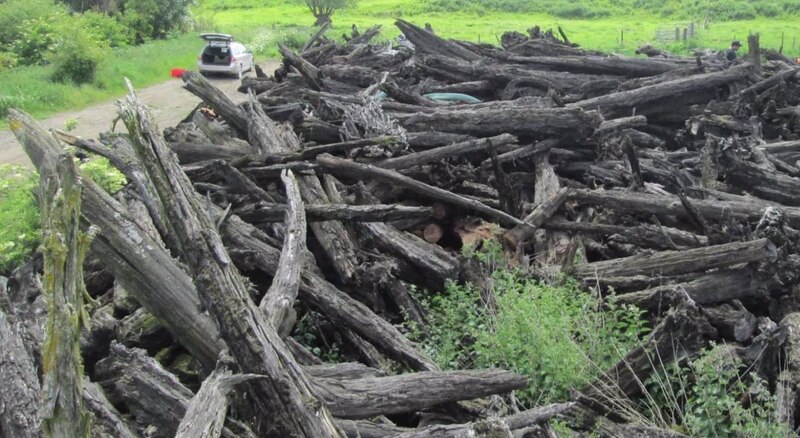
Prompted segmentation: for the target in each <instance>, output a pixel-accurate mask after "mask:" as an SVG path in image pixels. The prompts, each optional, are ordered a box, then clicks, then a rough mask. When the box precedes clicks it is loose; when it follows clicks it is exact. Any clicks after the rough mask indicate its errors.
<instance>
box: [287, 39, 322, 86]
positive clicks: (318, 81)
mask: <svg viewBox="0 0 800 438" xmlns="http://www.w3.org/2000/svg"><path fill="white" fill-rule="evenodd" d="M278 50H279V51H280V52H281V55H282V56H283V62H284V63H286V65H290V66H292V67H294V68H295V69H297V71H298V72H299V73H300V74H301V75H302V76H303V78H304V79H305V80H306V82H308V84H309V86H310V87H311V88H313V89H314V90H317V91H319V90H322V88H323V86H322V74H321V73H320V71H319V69H318V68H317V67H315V66H314V65H313V64H311V63H310V62H308V61H306V60H305V59H303V58H302V57H301V56H298V55H297V54H296V53H294V51H292V49H290V48H288V47H286V46H285V45H283V44H281V43H278Z"/></svg>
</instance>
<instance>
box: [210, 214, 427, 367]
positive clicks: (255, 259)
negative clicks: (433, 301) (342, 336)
mask: <svg viewBox="0 0 800 438" xmlns="http://www.w3.org/2000/svg"><path fill="white" fill-rule="evenodd" d="M221 231H222V233H223V237H224V239H225V242H226V243H228V245H229V247H231V248H238V249H239V251H235V252H234V253H233V254H232V255H233V256H234V261H235V263H236V264H237V265H238V266H239V267H240V268H247V269H248V270H256V271H262V272H264V273H266V274H268V275H275V272H276V270H277V267H278V263H279V258H280V251H279V250H278V249H276V248H274V247H272V246H270V245H268V244H266V243H265V242H266V241H268V240H269V239H268V238H267V237H266V236H264V233H263V232H261V231H260V230H258V229H256V228H255V227H253V226H252V225H250V224H247V223H245V222H243V221H242V220H241V219H239V218H238V217H236V216H231V217H229V218H228V220H226V221H225V222H224V223H223V225H222V227H221ZM300 297H301V298H302V299H303V300H305V301H306V302H308V303H309V304H310V305H312V306H313V307H315V308H317V309H319V310H320V311H321V312H322V313H324V314H325V315H326V316H327V317H328V318H329V319H330V320H331V321H332V322H333V323H335V324H341V325H343V326H345V327H349V328H351V329H352V330H353V331H355V332H356V333H358V334H359V335H360V336H362V337H363V338H364V339H367V340H369V341H370V342H372V343H373V344H374V345H375V346H377V347H378V348H379V349H380V350H381V351H383V352H385V353H386V354H387V355H388V356H389V357H391V358H393V359H397V360H398V361H400V362H402V363H405V364H407V365H409V366H410V367H411V368H412V369H415V370H425V371H427V370H436V369H438V367H437V366H436V365H435V364H434V363H433V361H431V360H430V359H429V358H427V357H425V356H424V355H422V354H420V353H419V352H417V351H416V349H415V348H414V346H413V344H411V342H409V341H408V339H406V337H405V336H403V334H402V333H400V332H399V331H398V330H397V329H396V328H395V327H394V326H393V325H391V324H389V323H388V322H386V321H385V320H384V319H382V318H380V317H379V316H377V315H376V314H375V313H373V312H372V311H371V310H370V309H369V308H368V307H367V306H365V305H363V304H361V303H360V302H358V301H356V300H354V299H353V298H351V297H350V296H348V295H347V294H345V293H344V292H342V291H341V290H339V289H337V288H336V287H335V286H334V285H332V284H331V283H329V282H328V281H326V280H325V279H324V278H322V277H321V276H319V275H318V274H316V273H314V272H313V271H311V270H305V271H303V281H302V283H301V284H300Z"/></svg>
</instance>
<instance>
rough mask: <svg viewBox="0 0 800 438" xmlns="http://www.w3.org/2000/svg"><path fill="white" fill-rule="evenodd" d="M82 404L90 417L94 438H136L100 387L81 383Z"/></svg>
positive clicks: (84, 382)
mask: <svg viewBox="0 0 800 438" xmlns="http://www.w3.org/2000/svg"><path fill="white" fill-rule="evenodd" d="M83 403H84V405H86V409H87V410H88V411H89V413H91V415H92V436H93V437H95V438H137V436H136V435H135V434H134V433H133V431H132V430H131V429H130V427H129V426H128V424H127V423H126V422H125V421H124V420H123V419H122V415H121V414H120V413H119V412H118V411H117V409H116V408H115V407H114V406H113V405H112V404H111V402H109V401H108V399H107V398H106V396H105V394H104V392H103V389H102V388H101V387H100V385H98V384H96V383H94V382H90V381H89V380H88V379H84V381H83Z"/></svg>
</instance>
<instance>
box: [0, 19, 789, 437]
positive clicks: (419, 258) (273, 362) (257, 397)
mask: <svg viewBox="0 0 800 438" xmlns="http://www.w3.org/2000/svg"><path fill="white" fill-rule="evenodd" d="M397 26H398V27H399V29H400V30H401V31H402V33H403V34H404V36H405V40H404V44H403V45H400V46H397V47H393V46H392V45H391V44H387V43H385V42H384V43H380V42H373V40H374V39H375V38H376V37H377V36H378V35H379V34H380V28H379V27H375V28H371V29H368V30H367V31H365V32H363V33H356V32H355V31H354V34H353V35H352V36H351V37H349V38H348V39H347V41H346V43H338V42H336V41H333V40H329V39H327V38H325V37H324V35H323V33H324V32H320V33H318V34H317V35H314V37H312V39H311V40H310V41H309V42H308V43H307V44H306V45H305V47H304V48H303V50H302V51H301V52H299V53H297V52H294V51H292V50H291V49H289V48H287V47H284V46H280V50H281V53H282V54H283V65H282V66H281V67H280V68H279V69H278V70H277V71H276V72H275V74H274V76H271V77H266V75H263V74H260V75H259V77H255V78H245V79H244V80H243V82H242V87H241V89H240V91H242V92H244V93H247V95H248V98H247V100H246V101H245V102H244V103H242V104H235V103H234V102H233V101H232V100H230V99H229V98H228V97H226V96H225V95H224V94H223V93H222V92H220V91H219V90H218V89H216V88H215V87H214V86H213V85H212V84H211V83H209V82H208V81H206V80H205V79H204V78H203V77H202V76H200V75H199V74H195V73H193V72H189V73H187V74H185V75H184V76H183V81H184V82H185V87H186V89H187V90H188V91H189V92H191V93H194V94H195V95H197V96H199V97H200V98H201V99H202V100H203V101H204V104H203V105H202V106H203V108H198V109H196V110H195V111H192V113H191V114H190V115H189V117H187V119H186V120H185V122H184V123H181V124H180V125H179V126H176V127H172V128H168V129H166V130H165V131H164V132H161V131H159V129H158V128H157V127H156V125H155V124H154V122H153V120H152V118H151V116H150V114H149V112H148V110H147V109H146V108H145V107H144V106H143V105H142V103H141V102H140V101H139V100H138V98H137V97H136V95H135V93H134V91H133V90H132V89H131V92H130V94H129V95H128V96H127V97H126V98H125V99H124V100H123V101H121V102H120V104H119V108H120V118H121V120H122V121H123V122H124V124H125V126H126V128H127V133H126V134H119V133H109V134H106V135H103V136H101V137H100V139H99V140H87V139H79V138H75V137H71V136H69V135H67V134H65V133H57V134H56V135H55V136H54V135H51V134H50V133H47V132H44V131H43V130H42V129H41V128H40V127H39V126H38V125H37V124H36V123H35V122H34V121H33V120H32V119H30V118H29V117H28V116H26V115H25V114H23V113H21V112H18V111H13V110H12V111H11V113H10V121H11V126H12V129H13V130H14V132H15V134H16V135H17V137H18V138H19V140H20V142H21V143H22V144H23V146H24V147H25V150H26V151H27V153H28V155H29V156H30V158H31V160H32V161H33V162H34V164H35V165H36V166H37V167H40V168H41V167H44V166H47V165H48V163H52V162H55V161H54V160H57V159H58V157H59V155H60V154H62V153H63V143H69V144H71V145H73V146H75V147H77V148H80V149H83V150H86V151H89V152H93V153H96V154H100V155H102V156H105V157H107V158H108V159H109V160H110V161H111V163H112V164H113V165H114V166H116V167H117V168H119V170H120V171H121V172H123V173H124V174H125V176H126V177H127V178H128V181H129V184H128V186H127V187H126V188H125V189H124V190H123V191H121V192H120V193H118V194H116V195H115V196H113V197H112V196H109V195H108V194H106V193H105V192H104V191H103V190H102V189H101V188H100V187H99V186H97V185H96V184H95V183H93V182H92V181H91V180H88V179H84V180H83V182H82V184H83V189H82V193H81V200H82V206H81V214H82V218H83V221H84V223H85V225H88V224H91V225H93V226H95V227H97V229H98V233H97V236H96V237H95V239H94V240H93V241H92V244H91V251H90V253H89V256H88V258H87V261H86V263H85V266H84V276H85V282H86V285H87V289H88V291H89V293H90V295H92V296H93V297H94V300H95V303H94V304H93V305H92V306H91V312H90V324H89V326H88V327H87V328H86V329H85V330H84V331H83V334H82V335H81V338H80V348H81V354H82V357H83V363H84V371H85V374H86V376H85V378H84V381H83V386H82V388H83V389H82V391H83V392H82V394H83V401H84V405H85V407H86V409H87V410H88V412H89V415H90V420H91V421H92V424H94V435H95V436H115V437H119V436H122V437H135V436H142V437H144V436H154V437H167V436H176V435H177V436H181V437H201V436H202V437H206V436H219V435H223V436H243V437H250V436H270V437H272V436H274V437H288V436H307V437H324V436H350V437H382V436H401V437H427V436H436V437H461V436H491V437H500V436H509V437H510V436H515V437H517V436H519V437H521V436H553V431H552V428H551V426H550V421H551V420H552V419H556V418H557V419H559V421H561V422H562V423H563V424H566V425H567V426H568V427H569V428H571V429H573V430H575V431H579V432H594V433H597V434H599V435H600V436H615V437H616V436H631V437H633V436H665V437H666V436H681V435H680V434H678V433H676V432H672V431H668V430H660V429H654V428H652V427H648V426H647V425H642V424H637V423H636V422H635V421H634V420H635V419H633V418H630V417H628V416H626V414H625V413H624V412H623V411H621V410H619V409H616V406H615V404H614V401H616V400H623V399H629V398H630V399H635V398H636V397H637V396H639V395H641V391H642V386H641V382H644V381H646V379H647V377H648V376H649V375H650V374H651V373H653V372H654V366H653V363H654V358H658V361H659V363H662V364H666V363H669V362H672V361H682V360H685V359H687V358H691V357H693V356H696V355H697V354H699V352H701V351H702V350H703V349H705V348H707V347H708V346H710V345H711V344H712V343H714V342H716V343H720V344H721V343H725V344H726V348H728V349H730V350H731V351H734V352H735V354H737V355H739V356H740V358H741V359H742V361H743V363H745V364H746V365H747V370H746V371H747V372H752V373H759V375H761V376H762V377H763V378H765V379H767V380H768V381H769V382H770V384H771V387H773V388H777V389H776V391H778V392H779V395H780V396H781V399H782V401H783V403H781V405H780V410H781V412H780V415H781V420H782V421H784V422H786V423H787V424H788V425H789V426H791V428H792V429H795V428H796V427H797V426H799V425H800V373H798V372H797V370H796V367H797V365H796V364H797V363H798V362H797V361H794V362H792V361H791V360H790V361H788V364H789V365H788V367H787V366H786V365H785V363H784V362H779V361H780V360H781V358H785V357H789V358H794V357H797V356H798V355H799V354H800V353H799V352H798V351H797V350H796V349H797V348H798V347H797V346H798V345H800V339H799V338H798V333H800V326H798V325H799V324H800V316H799V315H800V313H799V312H800V296H799V295H798V294H800V275H798V272H800V270H799V268H800V234H799V233H798V232H797V231H796V230H797V229H798V228H800V74H799V73H798V69H797V68H796V67H795V66H794V65H790V64H789V63H786V62H784V61H782V60H781V59H772V60H770V59H768V60H763V62H762V60H760V59H757V58H756V59H753V56H755V57H758V56H759V54H758V51H757V50H756V51H751V55H750V58H748V57H745V59H743V60H739V61H737V62H734V63H727V62H722V61H719V60H717V58H714V57H709V58H707V59H699V58H698V59H689V58H651V59H647V58H631V57H624V56H616V55H602V54H598V53H593V52H587V51H584V50H582V49H580V48H578V47H576V46H575V45H574V44H571V43H570V42H569V41H568V40H567V37H566V35H565V34H564V32H563V31H561V30H560V29H559V31H560V38H558V37H555V36H554V34H553V33H552V32H550V33H547V34H545V35H544V36H542V33H541V31H540V30H539V29H538V28H534V29H532V30H531V32H530V36H526V35H522V34H518V33H516V34H508V35H507V36H505V37H504V38H503V47H502V48H498V47H494V46H490V45H486V44H474V43H468V42H462V41H453V40H446V39H443V38H441V37H439V36H437V35H436V34H435V33H434V32H432V31H431V30H428V29H423V28H420V27H417V26H415V25H413V24H411V23H408V22H406V21H403V20H398V21H397ZM484 240H495V241H498V242H501V243H502V245H503V247H504V248H505V250H506V252H507V255H508V257H509V258H510V259H512V261H513V263H515V264H518V265H520V266H521V267H522V268H523V269H526V270H528V271H529V272H530V275H532V276H538V277H540V278H542V279H547V278H554V276H555V274H557V273H558V272H566V273H568V274H569V275H571V276H572V277H574V278H576V279H578V280H579V281H580V282H581V284H582V285H583V286H584V287H585V288H586V289H587V291H592V292H593V293H598V292H599V293H601V294H602V295H603V296H604V297H606V299H607V300H608V301H609V302H611V301H613V302H616V303H623V304H632V305H636V306H639V307H640V308H642V309H643V310H645V311H646V316H647V318H648V321H649V322H650V323H651V324H652V331H651V332H650V334H649V336H648V337H647V338H646V339H642V343H641V345H640V347H638V348H636V349H635V350H633V351H631V352H629V353H628V354H627V355H626V356H625V357H624V359H623V360H621V361H620V363H619V364H618V365H617V366H615V367H613V368H612V369H610V370H608V372H606V373H605V374H603V375H602V376H601V377H600V378H599V379H598V380H597V381H596V382H594V383H593V384H591V385H589V386H587V387H586V388H576V392H575V394H576V395H575V398H574V400H572V401H569V402H567V403H564V404H557V405H548V406H541V407H537V408H534V409H532V410H528V411H523V412H519V411H516V410H515V406H514V404H513V403H508V402H507V399H506V398H505V395H506V394H508V393H509V392H511V391H513V390H515V389H519V388H523V387H525V386H526V380H525V378H524V377H523V376H519V375H517V374H515V373H513V372H509V371H502V370H467V371H442V370H440V369H438V367H437V366H436V364H435V363H434V362H433V361H432V360H431V359H430V358H428V357H426V356H425V355H424V354H422V353H421V352H420V351H419V350H418V349H417V347H416V346H415V344H413V343H412V342H410V341H409V340H408V339H407V337H406V336H405V335H404V334H403V333H402V332H401V330H400V329H399V328H398V326H399V324H400V323H401V322H404V321H411V322H413V323H414V324H416V326H417V327H419V329H420V330H421V331H422V332H423V333H424V332H425V329H426V315H425V313H424V310H423V309H422V308H421V306H420V305H419V303H418V302H417V301H416V298H415V295H414V294H412V293H411V290H412V288H417V289H418V290H425V291H427V292H426V293H437V292H438V291H441V290H442V289H443V287H444V285H445V283H446V282H448V281H481V280H482V279H483V277H485V276H486V275H488V272H487V271H486V269H487V267H485V266H481V265H480V263H478V262H476V261H475V260H470V259H467V258H465V257H463V256H459V253H460V250H461V249H463V248H464V247H465V246H476V245H480V244H481V242H482V241H484ZM40 272H41V261H40V260H36V259H34V260H33V261H32V262H31V263H29V264H27V265H26V266H23V267H22V268H20V269H19V270H18V271H17V272H15V274H14V275H13V277H12V278H10V279H8V280H5V279H3V281H2V282H0V340H2V344H0V365H2V366H0V378H2V381H3V382H4V384H3V387H2V389H0V430H1V431H2V432H3V433H5V434H6V435H7V436H39V434H40V430H41V429H40V419H39V413H38V412H39V411H38V408H39V406H40V405H41V403H42V400H41V399H40V398H41V397H42V396H41V395H40V394H41V392H40V390H39V387H40V380H39V379H40V378H41V375H42V372H43V368H46V365H47V364H45V363H43V361H42V356H43V350H44V348H45V346H44V344H43V343H44V338H45V334H44V328H43V321H44V315H45V313H46V312H45V311H44V309H45V303H44V297H43V296H42V292H41V283H40V280H39V273H40ZM299 333H303V334H305V336H307V338H306V339H303V342H298V340H297V339H296V338H294V337H292V336H291V335H292V334H294V335H298V334H299ZM332 345H335V346H337V347H336V348H338V349H339V350H338V351H339V357H340V358H342V359H341V363H323V362H322V361H321V360H320V358H319V357H318V353H319V351H327V352H330V351H331V346H332ZM315 347H319V350H317V348H315ZM312 350H314V351H312ZM315 352H316V353H317V354H315ZM781 363H783V364H784V365H783V366H781Z"/></svg>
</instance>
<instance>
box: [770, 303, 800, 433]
mask: <svg viewBox="0 0 800 438" xmlns="http://www.w3.org/2000/svg"><path fill="white" fill-rule="evenodd" d="M780 328H781V329H782V331H783V332H784V333H786V341H785V343H784V345H783V348H782V350H783V352H782V353H783V354H785V355H786V356H785V357H786V359H785V362H784V363H785V364H786V365H785V369H781V371H780V373H779V374H778V384H777V385H776V386H777V388H776V396H777V397H778V399H779V400H780V403H779V407H778V420H779V421H781V422H782V423H785V424H786V425H788V426H789V428H790V429H792V430H795V428H797V426H798V420H800V419H798V417H797V412H798V411H797V410H798V408H800V366H798V365H800V362H798V360H800V337H799V336H798V333H800V313H798V312H793V313H790V314H788V315H786V316H785V317H784V318H783V319H782V320H781V321H780Z"/></svg>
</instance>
